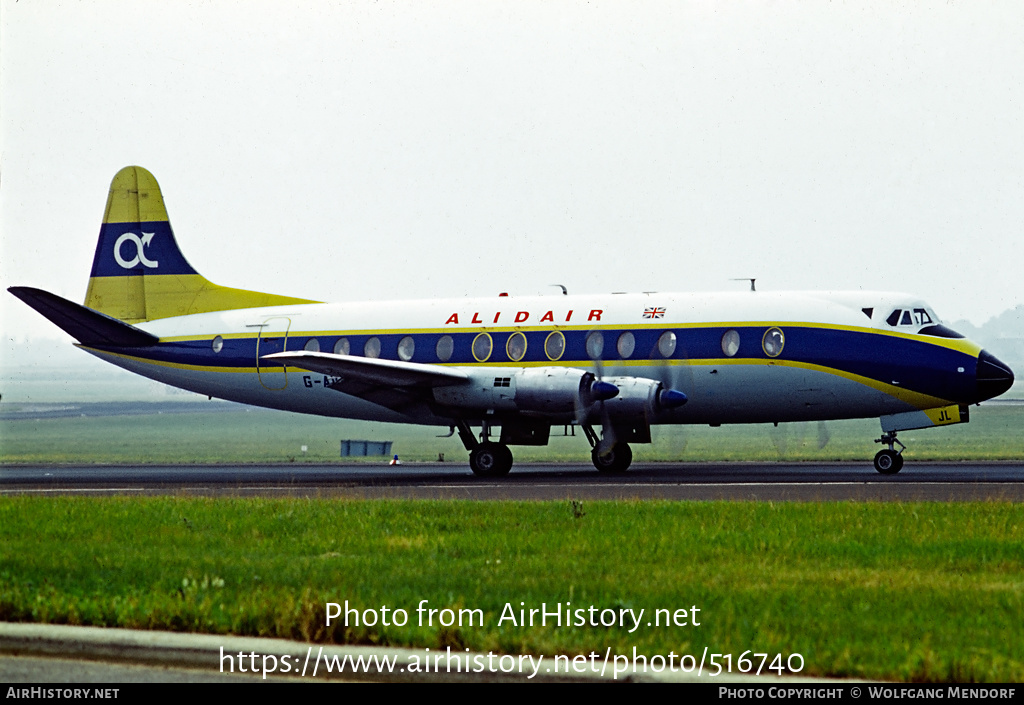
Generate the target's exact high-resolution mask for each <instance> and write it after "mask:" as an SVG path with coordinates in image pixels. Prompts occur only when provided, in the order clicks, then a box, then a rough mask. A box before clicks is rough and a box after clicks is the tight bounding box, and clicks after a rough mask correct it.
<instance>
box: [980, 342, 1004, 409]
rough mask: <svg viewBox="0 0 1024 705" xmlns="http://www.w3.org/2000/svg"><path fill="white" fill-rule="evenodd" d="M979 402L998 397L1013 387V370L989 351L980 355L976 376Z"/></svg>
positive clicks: (983, 351)
mask: <svg viewBox="0 0 1024 705" xmlns="http://www.w3.org/2000/svg"><path fill="white" fill-rule="evenodd" d="M974 379H975V383H976V385H977V397H978V401H985V400H986V399H991V398H993V397H997V396H999V395H1000V394H1002V393H1003V392H1005V391H1006V390H1007V389H1009V388H1010V387H1012V386H1013V370H1011V369H1010V366H1009V365H1007V364H1006V363H1005V362H1003V361H1002V360H1000V359H999V358H997V357H996V356H995V355H993V354H992V353H990V352H988V351H987V350H982V351H981V352H980V353H979V354H978V369H977V372H976V373H975V376H974Z"/></svg>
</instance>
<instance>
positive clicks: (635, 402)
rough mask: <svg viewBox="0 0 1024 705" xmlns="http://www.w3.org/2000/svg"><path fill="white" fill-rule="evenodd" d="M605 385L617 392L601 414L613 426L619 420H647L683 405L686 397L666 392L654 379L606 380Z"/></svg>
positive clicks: (606, 403)
mask: <svg viewBox="0 0 1024 705" xmlns="http://www.w3.org/2000/svg"><path fill="white" fill-rule="evenodd" d="M604 381H605V382H608V383H610V384H614V385H615V386H616V387H618V389H619V393H618V394H617V395H616V396H615V397H614V398H613V399H609V400H607V401H606V402H605V403H604V412H605V413H607V415H608V418H609V419H610V420H611V421H612V423H613V424H614V423H615V422H616V421H617V420H619V419H623V420H626V421H633V422H635V421H636V420H638V419H648V420H649V419H652V418H654V417H656V416H657V415H658V414H660V413H663V412H665V411H668V410H670V409H675V408H678V407H680V406H682V405H683V404H685V403H686V395H685V394H683V393H682V392H679V391H676V390H674V389H668V388H667V387H665V385H664V384H662V383H661V382H659V381H658V380H656V379H649V378H647V377H605V378H604Z"/></svg>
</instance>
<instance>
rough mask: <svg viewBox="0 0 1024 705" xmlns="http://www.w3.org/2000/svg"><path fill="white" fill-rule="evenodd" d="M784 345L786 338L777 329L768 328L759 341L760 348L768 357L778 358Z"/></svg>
mask: <svg viewBox="0 0 1024 705" xmlns="http://www.w3.org/2000/svg"><path fill="white" fill-rule="evenodd" d="M785 344H786V337H785V336H784V335H783V334H782V331H781V330H780V329H778V328H769V329H768V330H767V331H765V334H764V337H763V338H762V339H761V347H762V348H763V349H764V354H765V355H767V356H768V357H778V356H779V355H781V354H782V348H783V346H785Z"/></svg>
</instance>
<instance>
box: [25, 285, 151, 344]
mask: <svg viewBox="0 0 1024 705" xmlns="http://www.w3.org/2000/svg"><path fill="white" fill-rule="evenodd" d="M7 291H9V292H11V293H12V294H14V295H15V296H17V297H18V298H19V299H21V300H22V301H24V302H25V303H27V304H28V305H29V306H31V307H32V308H34V309H35V310H36V311H38V312H39V313H41V314H43V315H44V316H46V317H47V318H48V319H50V321H52V322H53V323H55V324H56V325H57V326H58V327H59V328H60V329H61V330H63V331H64V332H65V333H67V334H68V335H70V336H71V337H73V338H74V339H75V340H77V341H78V342H79V343H81V344H82V345H86V346H90V347H91V346H100V347H118V348H142V347H146V346H149V345H156V344H157V342H159V340H160V339H159V338H157V337H156V336H155V335H151V334H149V333H147V332H146V331H144V330H141V329H139V328H136V327H135V326H132V325H129V324H127V323H123V322H121V321H119V320H117V319H116V318H111V317H110V316H108V315H106V314H104V313H100V312H99V311H93V310H92V309H91V308H86V307H85V306H82V305H80V304H76V303H74V302H72V301H68V300H67V299H62V298H61V297H59V296H57V295H56V294H51V293H50V292H48V291H43V290H42V289H34V288H32V287H30V286H12V287H10V288H8V289H7Z"/></svg>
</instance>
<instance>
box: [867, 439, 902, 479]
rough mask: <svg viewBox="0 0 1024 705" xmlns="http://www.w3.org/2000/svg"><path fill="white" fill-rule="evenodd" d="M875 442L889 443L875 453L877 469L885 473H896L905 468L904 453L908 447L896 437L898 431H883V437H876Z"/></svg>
mask: <svg viewBox="0 0 1024 705" xmlns="http://www.w3.org/2000/svg"><path fill="white" fill-rule="evenodd" d="M875 443H886V444H888V445H889V447H888V448H887V449H883V450H880V451H878V453H876V454H875V470H877V471H878V472H880V473H882V474H883V475H895V474H896V473H898V472H899V471H900V470H901V469H902V468H903V455H902V453H903V451H904V450H906V449H907V447H906V446H905V445H903V444H902V443H900V442H899V440H898V439H897V438H896V432H895V431H889V432H888V433H883V434H882V437H881V438H876V439H875ZM897 445H898V446H899V447H900V449H899V450H896V448H895V446H897Z"/></svg>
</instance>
